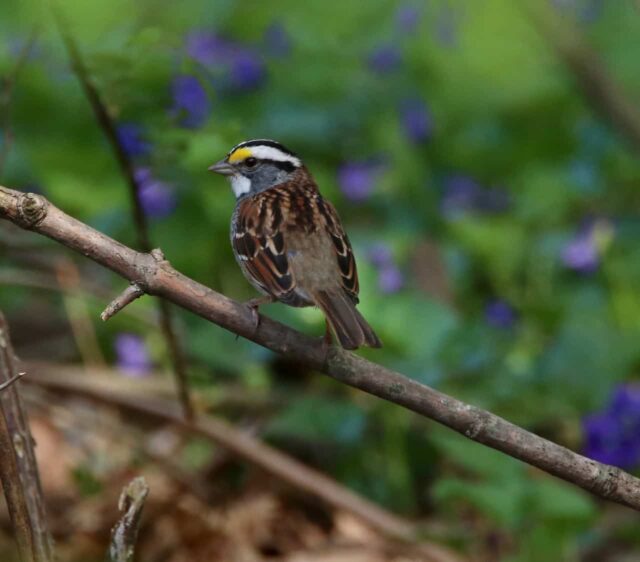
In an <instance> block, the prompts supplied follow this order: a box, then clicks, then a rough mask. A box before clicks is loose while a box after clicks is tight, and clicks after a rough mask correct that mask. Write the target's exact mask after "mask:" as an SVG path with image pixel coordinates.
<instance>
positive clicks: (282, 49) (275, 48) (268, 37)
mask: <svg viewBox="0 0 640 562" xmlns="http://www.w3.org/2000/svg"><path fill="white" fill-rule="evenodd" d="M263 43H264V46H265V50H266V52H267V53H268V54H269V55H271V56H272V57H276V58H283V57H286V56H287V55H288V54H289V53H290V52H291V37H290V36H289V33H288V32H287V30H286V28H285V27H284V25H282V23H280V22H273V23H272V24H271V25H269V27H267V29H265V31H264V35H263Z"/></svg>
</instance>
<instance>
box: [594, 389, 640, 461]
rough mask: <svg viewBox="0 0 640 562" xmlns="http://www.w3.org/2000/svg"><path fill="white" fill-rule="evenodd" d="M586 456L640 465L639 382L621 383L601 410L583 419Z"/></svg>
mask: <svg viewBox="0 0 640 562" xmlns="http://www.w3.org/2000/svg"><path fill="white" fill-rule="evenodd" d="M582 428H583V432H584V436H585V444H584V453H585V455H586V456H588V457H590V458H592V459H594V460H596V461H599V462H603V463H606V464H611V465H615V466H619V467H620V468H627V469H628V468H634V467H636V466H638V465H640V385H637V384H626V385H620V386H619V387H618V388H617V389H616V390H615V392H614V394H613V396H612V398H611V400H610V402H609V404H608V405H607V407H606V408H605V409H604V411H602V412H598V413H595V414H591V415H589V416H587V417H585V418H584V419H583V421H582Z"/></svg>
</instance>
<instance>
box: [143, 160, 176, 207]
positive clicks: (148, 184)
mask: <svg viewBox="0 0 640 562" xmlns="http://www.w3.org/2000/svg"><path fill="white" fill-rule="evenodd" d="M135 178H136V182H137V183H138V193H139V195H140V203H141V204H142V209H143V210H144V212H145V214H146V215H147V216H149V217H151V218H154V219H162V218H165V217H168V216H169V215H170V214H171V213H172V212H173V211H174V210H175V208H176V205H177V199H176V193H175V189H174V188H173V186H171V185H169V184H167V183H165V182H163V181H160V180H158V179H156V178H154V177H153V175H152V174H151V170H150V169H149V168H138V169H137V170H136V171H135Z"/></svg>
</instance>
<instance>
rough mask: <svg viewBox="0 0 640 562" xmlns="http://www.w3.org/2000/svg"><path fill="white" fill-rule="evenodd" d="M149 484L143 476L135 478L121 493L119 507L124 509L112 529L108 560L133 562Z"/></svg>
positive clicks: (111, 561)
mask: <svg viewBox="0 0 640 562" xmlns="http://www.w3.org/2000/svg"><path fill="white" fill-rule="evenodd" d="M148 493H149V486H148V485H147V482H146V480H145V479H144V478H143V477H142V476H138V477H137V478H134V479H133V480H132V481H131V482H129V484H127V485H126V486H125V487H124V489H123V490H122V494H120V500H119V501H118V509H119V510H120V511H124V513H123V514H122V517H121V518H120V520H119V521H118V523H116V525H115V527H114V528H113V529H112V531H111V543H110V544H109V553H108V555H107V562H131V561H132V560H133V555H134V552H135V548H136V541H137V540H138V529H139V528H140V516H141V514H142V508H143V507H144V501H145V500H146V499H147V494H148Z"/></svg>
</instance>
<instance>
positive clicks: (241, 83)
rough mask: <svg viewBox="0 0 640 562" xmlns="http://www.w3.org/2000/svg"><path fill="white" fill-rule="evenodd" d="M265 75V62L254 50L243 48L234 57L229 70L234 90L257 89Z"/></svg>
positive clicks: (230, 83)
mask: <svg viewBox="0 0 640 562" xmlns="http://www.w3.org/2000/svg"><path fill="white" fill-rule="evenodd" d="M265 76H266V69H265V66H264V62H263V61H262V59H261V58H259V57H258V55H256V54H255V53H253V52H252V51H248V50H241V51H238V52H237V53H236V54H235V56H234V57H233V60H232V63H231V69H230V72H229V77H230V82H229V85H230V87H231V88H232V89H233V90H240V91H249V90H255V89H256V88H257V87H258V86H260V84H261V83H262V81H263V80H264V78H265Z"/></svg>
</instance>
